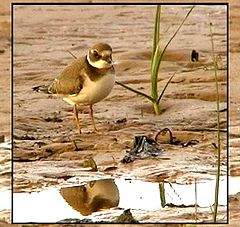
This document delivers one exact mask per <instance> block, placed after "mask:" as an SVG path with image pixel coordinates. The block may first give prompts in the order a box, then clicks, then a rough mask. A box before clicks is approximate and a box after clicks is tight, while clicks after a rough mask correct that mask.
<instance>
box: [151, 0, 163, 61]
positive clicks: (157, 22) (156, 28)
mask: <svg viewBox="0 0 240 227" xmlns="http://www.w3.org/2000/svg"><path fill="white" fill-rule="evenodd" d="M160 15H161V6H160V5H158V6H157V10H156V15H155V23H154V32H153V49H152V63H151V65H152V64H153V58H154V53H155V51H156V48H157V46H158V43H159V39H160Z"/></svg>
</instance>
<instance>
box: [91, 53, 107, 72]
mask: <svg viewBox="0 0 240 227" xmlns="http://www.w3.org/2000/svg"><path fill="white" fill-rule="evenodd" d="M87 61H88V63H89V64H90V65H91V66H93V67H95V68H98V69H108V68H111V67H112V64H110V63H108V62H106V61H104V60H102V59H100V60H98V61H95V62H92V61H91V60H90V58H89V55H87Z"/></svg>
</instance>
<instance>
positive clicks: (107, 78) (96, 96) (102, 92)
mask: <svg viewBox="0 0 240 227" xmlns="http://www.w3.org/2000/svg"><path fill="white" fill-rule="evenodd" d="M114 83H115V74H112V73H109V74H106V75H104V76H103V77H102V78H100V79H99V80H97V81H91V80H90V79H89V78H87V79H86V80H85V82H84V86H83V89H82V90H81V91H80V93H79V94H78V95H69V96H67V97H65V98H63V100H64V101H66V102H68V103H69V104H71V105H74V104H78V103H83V104H94V103H97V102H99V101H101V100H102V99H104V98H106V97H107V96H108V95H109V93H110V92H111V90H112V88H113V86H114Z"/></svg>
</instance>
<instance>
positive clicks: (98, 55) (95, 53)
mask: <svg viewBox="0 0 240 227" xmlns="http://www.w3.org/2000/svg"><path fill="white" fill-rule="evenodd" d="M93 54H94V56H95V57H96V58H100V57H101V56H100V54H99V53H98V52H97V51H96V50H94V51H93Z"/></svg>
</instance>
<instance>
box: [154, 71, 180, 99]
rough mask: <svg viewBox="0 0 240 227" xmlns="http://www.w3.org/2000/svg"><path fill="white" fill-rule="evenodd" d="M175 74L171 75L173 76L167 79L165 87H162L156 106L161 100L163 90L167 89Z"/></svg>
mask: <svg viewBox="0 0 240 227" xmlns="http://www.w3.org/2000/svg"><path fill="white" fill-rule="evenodd" d="M176 73H177V72H175V73H173V75H172V76H171V77H170V78H169V80H168V81H167V83H166V84H165V86H164V88H163V90H162V92H161V94H160V95H159V97H158V100H157V103H158V104H159V102H160V100H161V98H162V97H163V95H164V92H165V90H166V89H167V87H168V85H169V83H170V82H171V80H172V78H173V77H174V76H175V75H176Z"/></svg>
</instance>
